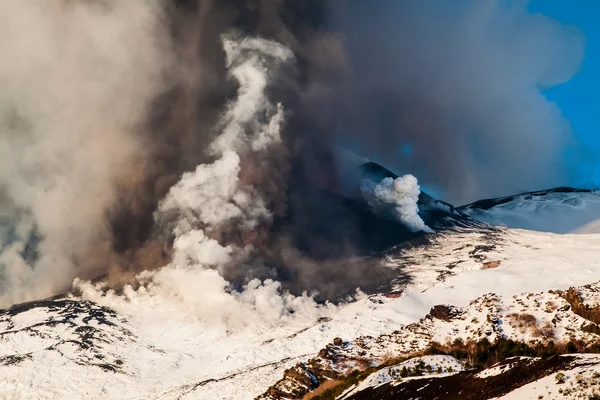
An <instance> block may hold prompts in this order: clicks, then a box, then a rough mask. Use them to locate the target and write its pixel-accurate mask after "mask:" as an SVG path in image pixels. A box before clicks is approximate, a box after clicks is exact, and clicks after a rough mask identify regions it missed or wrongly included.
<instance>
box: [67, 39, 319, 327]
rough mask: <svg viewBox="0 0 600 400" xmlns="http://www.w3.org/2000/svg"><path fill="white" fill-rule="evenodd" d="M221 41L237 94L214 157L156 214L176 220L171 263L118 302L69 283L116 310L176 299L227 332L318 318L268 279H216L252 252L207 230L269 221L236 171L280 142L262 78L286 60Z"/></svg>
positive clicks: (307, 300) (305, 300)
mask: <svg viewBox="0 0 600 400" xmlns="http://www.w3.org/2000/svg"><path fill="white" fill-rule="evenodd" d="M223 44H224V49H225V52H226V56H227V58H226V59H227V67H228V69H229V74H230V75H231V76H232V77H233V78H234V79H236V80H237V82H238V83H239V89H238V94H237V98H236V99H235V100H234V101H232V102H231V103H230V104H229V106H228V107H227V111H226V112H225V114H224V116H223V119H222V121H221V123H220V124H219V128H220V129H221V134H220V135H219V136H218V137H217V138H216V139H215V141H214V142H213V143H212V144H211V151H212V154H213V155H214V156H215V157H216V158H217V159H216V160H215V161H214V162H213V163H211V164H202V165H199V166H198V167H197V168H196V170H195V171H194V172H189V173H185V174H184V175H183V177H182V178H181V180H180V181H179V182H178V183H177V184H176V185H175V186H173V187H172V188H171V190H170V192H169V194H168V195H167V196H166V198H165V199H164V201H163V202H162V203H161V204H160V207H159V210H158V212H157V213H156V218H157V220H158V221H162V220H163V219H168V218H169V216H173V215H175V216H176V222H175V223H174V225H173V228H172V229H173V234H174V235H175V243H174V256H173V261H172V262H171V263H170V264H169V265H167V266H165V267H164V268H162V269H160V270H158V271H155V272H144V273H142V274H140V275H139V276H138V279H139V281H140V283H142V286H141V287H140V288H139V289H138V290H134V289H133V288H132V287H131V286H127V287H126V288H125V290H124V291H123V296H122V297H121V296H118V295H116V294H115V293H114V292H112V291H108V292H107V293H103V292H102V286H101V285H99V286H93V285H91V284H90V283H88V282H82V281H77V282H76V285H77V286H78V287H79V288H80V289H81V291H82V293H83V295H84V296H85V297H87V298H89V299H91V300H94V301H98V302H101V303H104V304H109V305H111V306H112V307H116V308H120V307H125V304H128V303H135V304H142V303H143V304H146V305H149V304H153V306H156V307H160V308H163V309H174V310H175V309H178V308H180V305H181V303H182V302H183V303H185V305H186V307H185V308H186V309H187V310H190V309H191V310H193V313H194V315H195V316H196V317H197V318H199V319H200V320H201V321H203V322H205V323H207V324H210V325H211V326H223V327H225V328H226V329H227V330H232V329H233V330H235V329H242V328H244V327H249V326H253V327H255V326H256V325H262V326H265V325H266V326H269V325H272V324H276V323H280V322H282V321H286V320H291V319H310V320H312V319H315V318H318V317H319V316H321V315H323V313H324V312H326V311H327V309H328V308H329V307H330V306H324V307H320V306H317V304H316V303H315V301H314V300H313V299H312V298H311V297H309V296H307V295H303V296H299V297H295V296H292V295H291V294H289V293H281V288H280V286H281V285H280V283H278V282H275V281H272V280H266V281H264V282H261V281H260V280H258V279H253V280H251V281H250V282H249V283H248V284H247V285H246V286H244V287H243V289H242V290H241V291H236V290H234V289H233V288H232V287H231V285H230V283H229V282H228V281H227V280H226V279H225V278H223V276H222V275H221V274H220V272H221V270H222V268H223V267H225V266H227V265H228V264H229V263H231V262H232V261H234V260H237V261H239V260H240V259H243V258H244V255H245V253H246V252H247V251H250V250H251V248H240V247H237V246H236V245H234V244H227V243H219V242H218V241H217V240H215V239H213V238H211V234H212V233H213V231H214V230H218V229H219V228H220V227H221V226H222V225H226V224H231V223H235V224H236V226H241V227H242V229H247V230H251V229H252V228H253V227H254V226H255V225H256V224H257V223H259V222H260V221H261V220H265V219H267V220H268V219H270V218H271V215H270V213H269V212H268V210H267V208H266V207H265V205H264V203H263V200H262V198H261V197H260V195H259V193H258V191H256V190H255V189H254V188H253V187H252V186H250V185H247V184H245V183H243V182H241V180H240V179H239V173H240V170H241V168H242V165H241V159H242V158H243V157H245V156H247V155H248V154H251V153H257V152H261V151H264V150H268V148H269V147H270V146H272V145H276V144H278V143H279V142H280V141H281V138H280V136H279V131H280V127H281V124H282V123H283V117H284V110H283V108H282V106H281V105H272V104H271V103H270V102H269V99H268V98H267V96H266V87H267V84H268V79H269V77H272V76H274V75H276V74H277V72H278V69H279V68H280V67H281V66H282V65H283V64H286V63H289V62H291V61H292V60H293V55H292V53H291V52H290V51H289V50H288V49H287V48H286V47H284V46H283V45H280V44H278V43H275V42H272V41H267V40H263V39H254V38H245V39H241V40H234V39H231V38H224V40H223Z"/></svg>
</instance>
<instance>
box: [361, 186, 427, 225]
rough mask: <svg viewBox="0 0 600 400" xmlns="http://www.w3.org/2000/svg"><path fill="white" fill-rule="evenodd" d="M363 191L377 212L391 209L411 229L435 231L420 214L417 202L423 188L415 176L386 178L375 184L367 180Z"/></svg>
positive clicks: (362, 187)
mask: <svg viewBox="0 0 600 400" xmlns="http://www.w3.org/2000/svg"><path fill="white" fill-rule="evenodd" d="M361 191H362V192H363V195H364V196H365V198H366V199H367V202H368V203H369V206H370V207H371V208H372V209H373V210H374V211H375V212H383V213H385V212H386V211H387V210H391V212H392V214H393V216H394V217H395V218H396V219H397V220H398V221H400V222H401V223H403V224H404V225H405V226H406V227H407V228H408V229H410V230H411V231H413V232H419V231H425V232H433V231H432V230H431V228H429V227H428V226H427V225H425V222H423V219H421V217H420V216H419V205H418V203H417V202H418V201H419V194H420V193H421V190H420V187H419V184H418V182H417V178H415V177H414V176H412V175H410V174H409V175H404V176H401V177H398V178H396V179H393V178H384V179H383V180H382V181H381V182H380V183H378V184H375V185H373V183H372V182H371V181H369V180H365V181H363V182H362V184H361Z"/></svg>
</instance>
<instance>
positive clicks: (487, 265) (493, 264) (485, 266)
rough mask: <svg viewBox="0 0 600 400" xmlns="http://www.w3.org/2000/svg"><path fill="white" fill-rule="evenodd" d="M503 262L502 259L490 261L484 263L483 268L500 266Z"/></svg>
mask: <svg viewBox="0 0 600 400" xmlns="http://www.w3.org/2000/svg"><path fill="white" fill-rule="evenodd" d="M501 264H502V262H500V261H489V262H485V263H483V266H482V267H481V269H483V270H485V269H494V268H498V267H499V266H500V265H501Z"/></svg>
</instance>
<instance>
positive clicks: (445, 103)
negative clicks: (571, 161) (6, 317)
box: [0, 0, 582, 303]
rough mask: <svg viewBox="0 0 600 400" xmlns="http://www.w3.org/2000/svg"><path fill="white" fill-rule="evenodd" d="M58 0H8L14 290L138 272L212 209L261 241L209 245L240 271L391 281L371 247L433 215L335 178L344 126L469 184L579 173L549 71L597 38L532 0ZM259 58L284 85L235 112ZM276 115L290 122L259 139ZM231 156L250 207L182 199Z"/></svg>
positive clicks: (4, 186)
mask: <svg viewBox="0 0 600 400" xmlns="http://www.w3.org/2000/svg"><path fill="white" fill-rule="evenodd" d="M42 3H44V2H42V1H40V0H35V1H32V2H29V3H27V4H25V3H23V4H21V3H19V5H11V6H8V5H5V6H0V11H1V12H0V15H2V17H0V22H2V18H4V19H6V21H4V23H3V24H0V26H3V29H4V30H5V31H6V34H5V35H1V38H2V39H0V48H1V49H2V50H0V57H2V59H3V60H10V61H11V62H6V63H3V65H2V66H1V67H0V84H2V85H3V88H4V90H3V94H2V95H0V129H2V131H1V132H0V160H2V161H1V162H2V165H1V167H2V168H0V204H1V205H2V209H1V213H0V218H2V220H3V221H6V223H5V224H3V225H2V229H1V230H0V241H1V242H0V245H1V246H2V248H3V249H4V250H3V252H2V254H1V256H0V264H1V265H2V266H3V275H4V279H3V281H2V282H3V295H2V296H3V297H2V298H3V300H4V302H5V303H10V302H14V301H20V300H26V299H29V298H32V297H40V296H45V295H50V294H53V293H55V292H57V291H60V290H64V289H66V288H67V287H68V286H69V285H70V282H71V281H72V279H73V278H74V277H81V278H85V279H90V278H100V279H106V280H108V281H109V282H111V284H112V285H114V286H120V285H123V284H124V283H127V282H131V281H132V280H133V279H134V275H135V274H136V273H138V272H140V271H142V270H154V269H156V268H159V267H161V266H163V265H166V264H168V263H169V262H170V261H171V260H172V259H173V257H177V254H180V253H181V251H180V250H181V249H180V248H178V247H177V246H178V245H181V243H182V242H181V241H179V242H178V239H180V238H181V237H182V236H181V235H180V236H178V233H177V232H179V233H180V234H182V235H183V233H182V232H184V231H185V234H186V235H188V234H190V232H192V231H194V230H195V231H196V233H198V232H201V233H202V235H197V236H195V238H196V239H194V240H200V241H204V242H203V243H212V244H214V243H216V242H218V244H219V245H220V246H221V247H222V248H225V249H227V248H230V249H234V248H235V249H243V250H244V251H239V252H234V251H233V250H232V251H231V252H229V253H227V254H226V255H227V257H225V255H224V254H225V253H219V254H221V256H223V257H221V256H219V257H220V258H218V259H214V260H212V262H213V263H212V264H211V263H208V264H210V267H211V268H217V269H218V270H219V271H220V273H221V274H222V276H223V277H225V279H226V280H227V281H228V282H230V283H231V288H229V289H228V290H234V289H236V288H237V289H240V288H242V287H243V286H244V285H245V284H247V283H248V282H250V281H252V280H253V279H254V278H260V279H275V280H278V281H281V282H282V283H283V287H284V289H288V290H290V291H292V292H293V293H296V294H299V293H302V292H303V291H306V290H308V291H313V290H316V291H318V292H319V293H320V294H321V296H322V297H321V298H322V299H340V298H344V297H345V296H347V295H348V294H351V293H353V291H354V290H355V289H356V288H357V287H358V286H360V287H363V288H368V289H377V288H380V287H381V286H382V285H385V284H387V283H389V280H390V276H389V275H390V273H391V272H390V271H389V270H387V269H385V268H383V267H381V266H380V265H379V263H378V262H377V260H376V259H373V258H370V257H371V256H372V255H373V254H375V253H377V251H379V250H381V249H384V248H385V247H386V246H388V245H390V244H393V243H394V242H397V241H398V240H405V239H406V238H410V237H414V234H413V233H412V232H410V231H409V230H408V229H405V228H403V227H402V226H400V225H397V224H393V223H390V222H389V221H383V220H381V219H378V218H376V217H375V216H373V215H372V214H371V213H370V212H369V210H368V208H367V207H366V206H365V204H362V203H360V202H356V201H355V200H350V199H347V198H345V197H343V196H340V195H338V194H336V193H338V192H340V191H341V192H343V190H342V189H341V188H343V187H344V186H345V184H346V182H344V180H345V178H344V177H346V176H348V175H347V171H345V170H344V168H345V167H341V165H342V164H343V163H342V162H341V160H340V157H339V154H340V153H339V151H338V149H339V147H340V146H341V147H349V148H351V149H352V150H354V151H355V152H357V153H358V154H359V155H361V156H365V157H369V158H372V159H375V160H377V161H380V162H382V163H383V164H385V165H387V166H388V167H390V168H393V169H395V170H396V171H397V172H399V173H411V174H413V175H415V176H416V177H417V178H419V180H420V181H421V182H424V183H425V184H426V185H429V186H432V187H435V188H436V189H438V190H440V191H441V192H442V193H443V194H444V196H445V197H446V199H448V200H450V201H456V202H466V201H469V200H475V199H476V198H478V197H493V196H496V195H500V194H507V193H510V192H512V191H517V190H522V189H535V188H538V187H541V186H551V185H553V184H555V183H557V182H558V181H559V180H560V177H561V175H562V172H564V171H563V170H562V168H561V167H560V164H558V163H557V160H558V159H560V156H561V154H560V153H561V151H562V150H563V148H564V147H565V146H566V144H568V142H569V139H570V136H569V129H568V125H567V124H566V122H565V121H563V119H562V117H561V116H560V112H559V111H558V110H557V109H556V107H555V106H553V105H552V104H550V103H548V102H547V101H546V100H545V99H544V97H543V95H542V94H541V93H540V88H545V87H549V86H552V85H556V84H559V83H562V82H564V81H566V80H568V79H569V78H570V77H571V76H572V75H573V73H574V72H576V70H577V68H578V65H579V61H580V58H581V48H582V46H581V39H580V36H579V34H578V32H575V31H573V30H571V29H567V28H565V27H562V26H560V25H558V24H557V23H555V22H553V21H551V20H549V19H547V18H545V17H543V16H539V15H530V14H528V13H527V10H526V9H524V8H523V6H522V5H520V4H512V3H504V2H495V1H485V2H478V1H467V0H464V1H459V0H456V1H451V2H448V3H444V4H443V5H442V4H440V3H439V2H435V1H433V0H432V1H428V0H426V1H420V2H412V1H381V2H376V3H373V2H363V1H359V0H347V1H343V0H336V1H332V2H323V1H319V0H306V1H297V0H296V1H294V0H246V1H243V0H173V1H166V0H164V1H158V0H157V1H150V2H139V3H138V2H124V1H120V0H119V1H117V0H106V1H103V2H90V1H83V0H74V1H62V2H56V4H54V3H53V5H52V6H48V7H49V9H42V8H41V6H42ZM44 4H45V3H44ZM32 27H35V28H32ZM22 37H28V38H33V40H31V41H30V42H27V43H25V42H23V41H22V40H21V39H20V38H22ZM224 38H230V40H229V41H227V40H225V41H224ZM224 43H225V44H228V45H229V46H233V47H230V48H227V46H224ZM236 46H237V47H236ZM238 50H239V51H241V53H240V52H239V51H238ZM287 52H289V53H290V54H291V56H290V54H288V53H287ZM232 54H235V57H233V56H232ZM244 62H250V63H249V64H248V65H249V66H250V67H251V68H252V69H251V70H244V71H238V72H239V73H240V74H242V75H243V74H245V73H248V74H251V73H255V74H258V75H255V77H256V79H262V78H263V77H264V79H265V85H264V87H260V85H259V87H258V89H260V90H256V91H255V92H252V93H253V94H254V95H256V96H259V99H260V100H261V101H255V102H248V104H252V105H253V107H254V106H256V107H258V108H257V109H254V108H251V109H244V110H245V112H244V113H242V114H243V115H236V116H235V118H234V116H232V115H230V112H231V108H232V107H234V106H235V105H236V104H238V105H239V104H242V102H241V100H243V99H240V98H239V96H240V94H243V93H245V92H244V90H246V89H247V88H245V86H244V85H245V83H244V81H243V79H245V78H244V77H242V78H240V77H239V76H235V74H234V73H233V72H232V71H234V70H235V69H236V67H239V66H240V65H242V64H243V63H244ZM248 76H251V75H248ZM240 79H242V80H240ZM255 83H256V82H255ZM263 95H264V99H263V97H261V96H263ZM253 100H256V98H254V99H253ZM262 100H264V101H262ZM243 104H246V103H243ZM240 107H241V106H240ZM248 110H251V111H252V110H253V111H252V112H249V111H248ZM257 110H258V111H257ZM246 111H248V113H249V114H248V113H246ZM248 115H251V118H247V119H244V118H245V117H244V116H246V117H247V116H248ZM238 117H239V118H241V119H239V121H242V122H239V123H238V122H235V121H238V119H236V118H238ZM232 121H233V122H232ZM232 124H233V125H232ZM232 126H235V129H236V132H237V133H236V134H235V137H236V138H237V139H235V140H233V141H231V142H229V141H228V139H227V138H228V137H229V136H227V134H226V133H224V132H225V131H226V130H227V129H233V128H231V127H232ZM228 127H229V128H228ZM271 128H272V129H273V132H275V131H276V133H277V135H278V137H279V138H278V139H277V140H267V141H266V142H265V141H264V140H262V139H260V138H261V136H260V135H262V134H263V133H264V132H262V131H261V130H267V131H269V130H270V129H271ZM275 128H277V129H275ZM240 129H241V130H240ZM240 132H242V133H240ZM269 132H270V131H269ZM273 132H271V133H273ZM230 136H231V135H230ZM267 136H268V135H267ZM265 143H266V144H265ZM401 149H408V153H409V154H401ZM531 149H536V152H535V154H532V152H531ZM234 154H235V155H234ZM215 165H220V166H222V167H223V168H225V167H229V168H231V170H230V172H231V174H232V175H231V176H230V177H232V179H233V181H223V182H221V186H220V188H221V189H223V188H225V187H227V185H229V184H231V185H232V192H231V193H232V194H231V196H230V197H227V196H228V194H226V195H225V196H224V197H223V198H224V200H223V202H222V203H219V204H224V205H226V206H227V207H229V206H235V207H237V208H235V207H234V208H233V210H234V213H233V214H231V215H232V217H231V218H223V219H219V220H217V219H214V215H213V216H207V215H208V214H207V213H206V212H202V210H200V209H199V208H198V207H197V205H196V204H194V207H196V208H194V207H189V206H190V204H189V203H186V204H187V205H186V206H185V207H188V209H189V210H192V211H190V214H189V215H187V214H185V215H184V213H183V211H182V210H184V209H186V208H185V207H182V206H181V204H180V203H178V202H172V203H169V201H168V200H169V199H173V196H171V195H172V192H173V191H175V192H177V190H178V188H179V189H181V190H183V189H186V188H187V186H186V183H194V182H196V181H194V180H193V179H192V178H193V173H197V172H199V171H200V172H202V173H203V171H205V170H206V171H208V172H210V173H216V171H217V170H216V169H215V168H214V166H215ZM186 173H187V174H188V175H186ZM189 174H192V175H189ZM186 179H187V180H186ZM200 182H201V183H202V184H204V183H206V182H205V181H200ZM197 183H198V182H196V184H197ZM323 189H327V190H323ZM207 193H208V192H207V191H206V192H203V191H200V192H198V196H197V198H196V200H197V199H199V198H205V199H206V201H207V203H209V202H210V201H209V200H211V199H213V198H209V197H207V196H208V194H207ZM240 193H241V194H240ZM169 196H171V197H169ZM202 196H204V197H202ZM236 196H237V197H236ZM213 200H214V199H213ZM165 204H167V205H166V206H165ZM169 204H170V205H169ZM188 209H186V210H188ZM189 210H188V211H189ZM236 210H237V211H236ZM182 215H183V216H184V217H185V218H183V217H182ZM192 217H194V218H196V219H194V218H192ZM211 218H213V219H211ZM182 220H184V221H186V223H187V224H188V225H189V226H187V227H186V228H185V229H183V228H182V226H181V225H180V223H181V221H182ZM175 228H178V229H179V231H177V230H176V229H175ZM182 229H183V230H182ZM186 229H187V231H186ZM186 238H187V239H190V240H192V239H191V236H189V235H188V236H186ZM213 241H215V242H213ZM178 251H179V253H178ZM188 255H189V256H190V257H191V255H190V254H188ZM196 256H197V254H196V255H195V256H194V257H196ZM192 258H193V257H192ZM225 259H227V262H225V261H224V260H225ZM186 260H187V259H185V260H183V261H182V260H178V261H182V262H184V263H186V262H188V261H189V260H188V261H186ZM208 264H207V265H208ZM203 265H204V264H203Z"/></svg>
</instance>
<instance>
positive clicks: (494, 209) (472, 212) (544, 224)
mask: <svg viewBox="0 0 600 400" xmlns="http://www.w3.org/2000/svg"><path fill="white" fill-rule="evenodd" d="M458 210H459V211H460V212H462V213H464V214H466V215H469V216H470V217H472V218H473V219H476V220H478V221H482V222H487V223H489V224H492V225H500V226H507V227H511V228H522V229H531V230H536V231H542V232H554V233H569V232H571V233H599V232H600V222H598V221H600V191H598V190H584V189H572V188H556V189H552V190H542V191H538V192H530V193H523V194H519V195H515V196H509V197H502V198H498V199H489V200H481V201H477V202H475V203H473V204H469V205H466V206H463V207H459V208H458Z"/></svg>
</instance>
